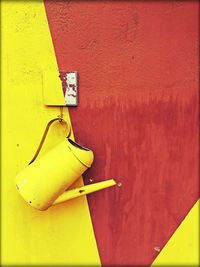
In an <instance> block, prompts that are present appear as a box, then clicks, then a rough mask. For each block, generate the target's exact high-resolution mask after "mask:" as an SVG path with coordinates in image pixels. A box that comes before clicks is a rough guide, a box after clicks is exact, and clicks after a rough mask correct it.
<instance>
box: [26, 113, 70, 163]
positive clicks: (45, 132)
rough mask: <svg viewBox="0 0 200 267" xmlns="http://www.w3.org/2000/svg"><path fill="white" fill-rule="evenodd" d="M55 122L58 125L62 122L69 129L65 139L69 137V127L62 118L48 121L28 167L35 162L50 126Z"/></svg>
mask: <svg viewBox="0 0 200 267" xmlns="http://www.w3.org/2000/svg"><path fill="white" fill-rule="evenodd" d="M55 121H59V122H60V123H62V122H64V123H65V124H66V125H67V128H69V131H68V133H67V137H69V135H70V134H71V127H70V126H69V124H68V123H67V121H65V120H64V119H63V118H55V119H52V120H50V121H49V122H48V124H47V126H46V128H45V131H44V133H43V136H42V139H41V141H40V143H39V146H38V148H37V150H36V152H35V154H34V156H33V158H32V160H31V161H30V162H29V164H28V165H30V164H31V163H33V162H34V161H35V159H36V158H37V156H38V154H39V153H40V151H41V149H42V146H43V144H44V141H45V139H46V137H47V134H48V131H49V128H50V126H51V125H52V124H53V123H54V122H55Z"/></svg>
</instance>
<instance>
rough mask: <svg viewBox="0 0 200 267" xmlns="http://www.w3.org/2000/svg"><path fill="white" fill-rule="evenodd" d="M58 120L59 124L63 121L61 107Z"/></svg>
mask: <svg viewBox="0 0 200 267" xmlns="http://www.w3.org/2000/svg"><path fill="white" fill-rule="evenodd" d="M58 118H59V119H60V120H59V122H62V121H63V107H60V115H58Z"/></svg>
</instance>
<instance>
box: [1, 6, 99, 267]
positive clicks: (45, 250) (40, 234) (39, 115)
mask: <svg viewBox="0 0 200 267" xmlns="http://www.w3.org/2000/svg"><path fill="white" fill-rule="evenodd" d="M1 13H2V51H3V54H2V60H3V69H2V148H1V149H2V151H1V152H2V173H1V177H2V203H1V204H2V263H3V264H51V265H53V264H76V265H80V264H85V265H88V264H95V265H100V259H99V255H98V250H97V246H96V241H95V237H94V233H93V227H92V223H91V218H90V214H89V210H88V205H87V200H86V198H85V197H81V198H78V199H75V200H71V201H69V202H67V203H65V204H61V205H57V206H55V207H52V208H50V209H49V210H48V211H45V212H41V211H37V210H35V209H33V208H32V207H31V206H29V205H28V204H27V203H26V202H25V201H24V200H23V199H22V198H21V197H20V195H19V193H18V192H17V190H16V188H15V184H14V178H15V175H16V174H17V173H18V172H19V171H20V170H21V169H22V168H24V167H25V166H26V165H27V164H28V163H29V161H30V160H31V158H32V156H33V154H34V152H35V150H36V148H37V146H38V143H39V141H40V138H41V135H42V133H43V131H44V128H45V126H46V124H47V122H48V121H49V120H50V119H52V118H54V117H57V115H59V108H57V107H45V106H44V105H43V93H42V91H43V90H42V88H43V86H45V84H44V79H43V78H44V74H45V73H46V72H48V71H51V73H52V76H51V79H52V82H51V83H50V84H49V85H48V86H49V90H50V91H51V90H52V91H51V92H55V94H56V91H55V90H56V89H60V90H61V84H60V81H59V78H58V71H57V63H56V58H55V53H54V49H53V45H52V40H51V36H50V32H49V27H48V23H47V19H46V14H45V9H44V5H43V2H42V1H2V9H1ZM52 77H55V78H52ZM55 97H56V96H55ZM64 117H65V119H67V120H68V121H69V114H68V110H67V109H66V108H65V110H64ZM64 137H65V128H64V127H63V128H62V127H60V125H59V123H57V124H55V125H54V126H53V127H52V128H51V130H50V133H49V135H48V137H47V142H46V143H45V146H44V149H43V150H42V153H41V154H43V153H44V152H45V151H47V150H48V149H49V148H51V147H53V146H54V145H56V144H57V143H58V142H59V141H62V140H63V138H64ZM79 184H82V181H79Z"/></svg>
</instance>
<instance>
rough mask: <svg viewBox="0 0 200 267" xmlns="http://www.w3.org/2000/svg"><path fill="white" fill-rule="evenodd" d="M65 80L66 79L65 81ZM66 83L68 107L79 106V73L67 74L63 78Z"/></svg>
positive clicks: (64, 89) (65, 95)
mask: <svg viewBox="0 0 200 267" xmlns="http://www.w3.org/2000/svg"><path fill="white" fill-rule="evenodd" d="M64 78H65V79H64ZM63 79H64V80H65V83H64V88H63V91H64V97H65V102H66V105H67V106H77V105H78V75H77V71H72V72H66V74H65V76H64V77H63Z"/></svg>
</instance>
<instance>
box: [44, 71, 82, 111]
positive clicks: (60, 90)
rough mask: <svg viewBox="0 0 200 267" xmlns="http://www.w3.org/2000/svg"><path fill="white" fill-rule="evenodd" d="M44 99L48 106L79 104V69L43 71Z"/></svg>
mask: <svg viewBox="0 0 200 267" xmlns="http://www.w3.org/2000/svg"><path fill="white" fill-rule="evenodd" d="M43 99H44V104H45V105H46V106H77V105H78V74H77V71H71V72H66V71H60V75H59V73H57V72H55V71H50V70H48V71H45V72H43Z"/></svg>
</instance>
